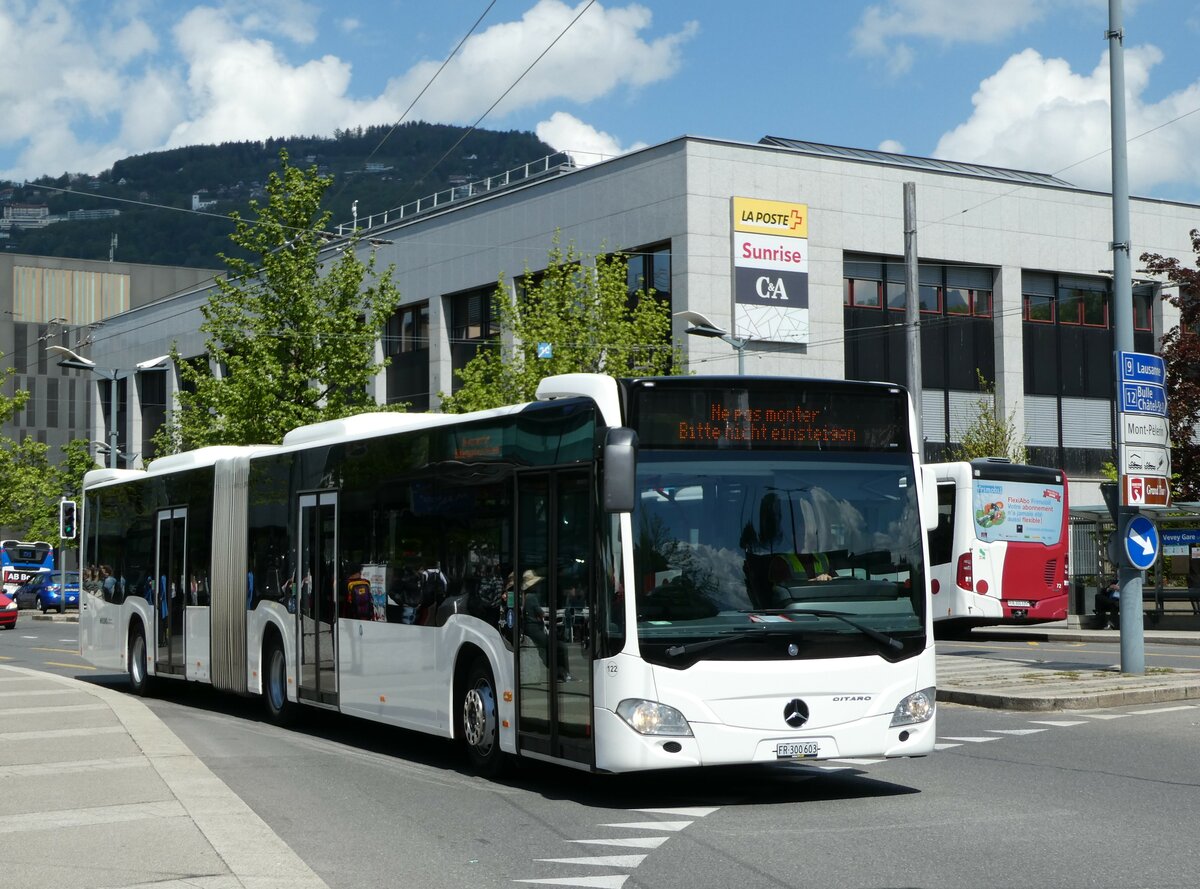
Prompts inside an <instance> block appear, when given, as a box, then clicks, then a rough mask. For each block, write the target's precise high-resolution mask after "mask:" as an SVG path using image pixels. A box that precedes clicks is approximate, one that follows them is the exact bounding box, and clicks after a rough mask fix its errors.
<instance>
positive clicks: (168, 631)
mask: <svg viewBox="0 0 1200 889" xmlns="http://www.w3.org/2000/svg"><path fill="white" fill-rule="evenodd" d="M157 543H158V545H157V547H156V549H155V559H154V623H155V626H156V627H157V633H156V639H157V645H156V652H157V653H156V656H155V659H154V661H155V670H156V672H159V673H183V672H184V651H183V643H184V626H183V617H184V614H185V613H186V610H185V606H186V604H187V593H188V574H187V509H186V508H185V507H177V508H174V509H162V510H159V513H158V541H157ZM81 595H82V591H81Z"/></svg>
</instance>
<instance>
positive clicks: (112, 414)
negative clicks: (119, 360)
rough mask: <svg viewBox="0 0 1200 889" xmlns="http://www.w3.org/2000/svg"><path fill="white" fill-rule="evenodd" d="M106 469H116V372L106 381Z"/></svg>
mask: <svg viewBox="0 0 1200 889" xmlns="http://www.w3.org/2000/svg"><path fill="white" fill-rule="evenodd" d="M108 468H109V469H116V468H117V372H116V371H115V370H114V371H113V372H112V377H110V378H109V381H108Z"/></svg>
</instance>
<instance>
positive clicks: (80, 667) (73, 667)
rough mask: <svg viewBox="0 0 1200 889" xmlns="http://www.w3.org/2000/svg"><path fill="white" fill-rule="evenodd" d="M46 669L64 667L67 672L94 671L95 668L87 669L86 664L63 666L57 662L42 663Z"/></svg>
mask: <svg viewBox="0 0 1200 889" xmlns="http://www.w3.org/2000/svg"><path fill="white" fill-rule="evenodd" d="M42 663H44V664H45V665H46V666H48V667H66V668H67V669H69V670H95V669H96V668H95V667H89V666H88V665H87V664H63V663H60V662H59V661H42Z"/></svg>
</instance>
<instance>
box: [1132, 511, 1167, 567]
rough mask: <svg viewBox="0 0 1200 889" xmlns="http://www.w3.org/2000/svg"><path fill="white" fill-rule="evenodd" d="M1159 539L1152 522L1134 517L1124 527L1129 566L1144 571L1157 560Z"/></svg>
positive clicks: (1140, 516)
mask: <svg viewBox="0 0 1200 889" xmlns="http://www.w3.org/2000/svg"><path fill="white" fill-rule="evenodd" d="M1159 542H1160V538H1159V536H1158V528H1157V527H1156V526H1155V524H1154V522H1152V521H1150V520H1149V519H1148V518H1146V517H1145V516H1142V515H1139V516H1134V517H1133V518H1132V519H1131V520H1130V522H1129V524H1128V525H1126V526H1125V554H1126V555H1127V556H1129V564H1131V565H1133V567H1134V568H1137V569H1138V570H1140V571H1145V570H1146V569H1147V568H1149V567H1150V566H1151V565H1153V564H1154V560H1155V559H1157V558H1158V545H1159Z"/></svg>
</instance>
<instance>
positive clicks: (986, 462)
mask: <svg viewBox="0 0 1200 889" xmlns="http://www.w3.org/2000/svg"><path fill="white" fill-rule="evenodd" d="M926 468H927V469H930V470H933V471H934V473H935V474H936V476H937V484H938V526H937V528H936V529H935V530H934V531H931V532H930V534H929V562H930V577H931V587H932V593H933V595H932V599H933V616H934V621H935V623H938V624H941V625H943V626H944V629H946V630H953V629H969V628H970V627H972V626H986V625H988V624H1022V623H1029V624H1033V623H1043V622H1045V621H1052V620H1062V619H1064V618H1066V616H1067V597H1068V594H1069V580H1068V578H1069V570H1068V569H1069V566H1068V564H1067V562H1068V559H1069V554H1070V546H1071V537H1070V534H1069V533H1068V522H1069V519H1070V515H1069V510H1068V507H1067V477H1066V474H1065V473H1064V472H1062V470H1059V469H1050V468H1048V467H1044V466H1025V465H1021V464H1015V463H1011V462H1009V461H1007V460H1002V459H999V458H995V457H989V458H986V459H982V460H972V461H971V462H969V463H963V462H960V463H933V464H929V465H928V466H927V467H926ZM939 632H942V631H941V630H939Z"/></svg>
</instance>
